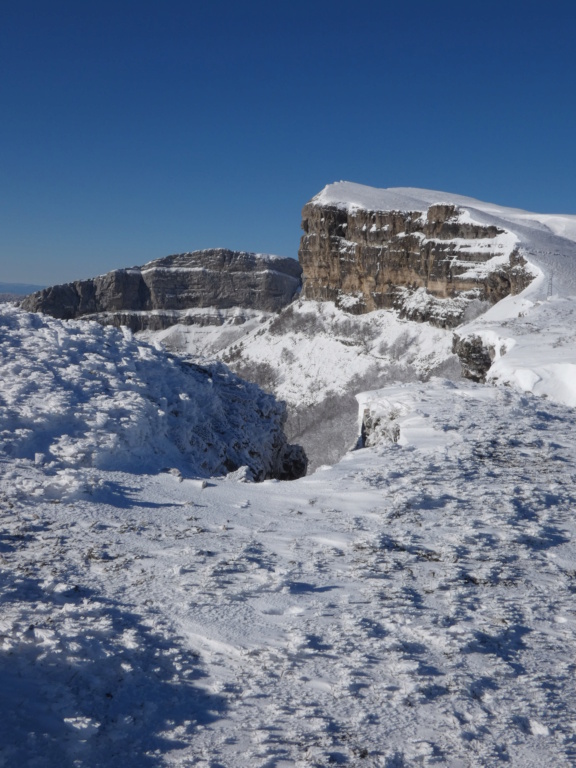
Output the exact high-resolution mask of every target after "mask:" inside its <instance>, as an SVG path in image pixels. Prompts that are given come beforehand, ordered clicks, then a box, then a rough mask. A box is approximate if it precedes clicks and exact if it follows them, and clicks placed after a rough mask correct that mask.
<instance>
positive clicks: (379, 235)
mask: <svg viewBox="0 0 576 768" xmlns="http://www.w3.org/2000/svg"><path fill="white" fill-rule="evenodd" d="M335 186H336V185H335ZM318 197H319V198H320V199H319V200H317V199H316V198H314V199H313V200H312V201H310V202H309V203H308V204H307V205H305V206H304V209H303V211H302V219H303V221H302V228H303V230H304V233H305V234H304V236H303V237H302V240H301V244H300V251H299V260H300V264H301V265H302V269H303V282H304V287H303V296H304V298H307V299H316V300H320V301H334V302H335V303H336V304H337V305H338V306H341V307H342V308H344V309H347V310H348V311H350V312H354V313H357V314H361V313H364V312H371V311H373V310H375V309H398V310H400V312H401V314H402V315H403V316H405V317H407V318H409V319H414V320H421V321H422V320H427V321H429V322H432V323H433V324H435V325H439V326H443V327H452V326H455V325H458V324H459V323H460V322H462V320H463V319H464V317H465V315H466V312H467V310H468V308H469V305H470V303H471V302H473V301H474V302H475V303H476V304H481V303H490V304H492V303H495V302H496V301H499V300H500V299H502V298H503V297H504V296H507V295H508V294H510V293H517V292H519V291H520V290H522V289H523V288H525V287H526V285H527V284H528V283H529V282H530V281H531V279H532V275H531V274H530V273H529V272H527V271H526V270H525V269H524V265H525V263H526V262H525V260H524V259H523V258H522V256H521V255H520V254H519V252H518V250H517V249H516V247H515V237H514V235H512V234H511V233H509V232H506V231H505V230H503V229H499V228H498V227H495V226H487V225H482V224H479V223H476V222H474V221H472V220H471V217H470V216H469V215H468V213H467V212H466V211H465V210H462V209H460V208H459V207H457V206H455V205H451V204H436V205H431V206H430V207H429V208H428V209H427V210H424V211H419V210H412V211H396V210H369V209H366V208H362V207H359V206H357V205H351V206H346V205H340V204H333V203H330V202H326V201H325V200H323V198H322V193H321V194H320V196H318Z"/></svg>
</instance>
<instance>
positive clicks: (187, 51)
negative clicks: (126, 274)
mask: <svg viewBox="0 0 576 768" xmlns="http://www.w3.org/2000/svg"><path fill="white" fill-rule="evenodd" d="M575 39H576V6H575V5H574V3H573V0H572V1H571V2H568V1H565V2H557V1H556V2H555V0H549V1H548V2H546V3H544V2H542V1H541V0H538V2H535V1H534V0H516V1H515V2H513V1H511V0H500V1H499V2H493V1H492V0H482V2H470V1H469V2H465V1H463V0H458V2H456V1H451V0H447V1H445V2H443V0H436V2H432V1H431V0H426V1H425V2H422V1H421V0H412V1H411V2H408V1H407V0H406V2H402V1H401V0H396V1H395V2H388V0H379V1H377V2H376V1H374V2H372V1H371V0H369V1H366V2H363V0H356V2H355V3H352V2H341V1H340V0H329V1H328V0H326V1H325V0H307V2H301V1H300V0H290V1H289V2H284V1H283V0H276V2H272V1H271V0H266V1H265V2H260V1H259V0H254V1H253V0H243V1H242V2H240V0H234V2H231V1H223V0H205V1H204V0H202V2H200V1H199V0H198V1H196V2H195V1H193V0H191V1H188V2H184V1H181V0H163V1H162V0H157V1H156V0H155V1H152V0H137V1H134V2H133V1H132V0H114V1H113V2H110V0H4V2H2V4H1V5H0V108H1V112H0V115H1V119H0V158H1V166H0V190H1V198H0V281H4V282H6V281H10V282H34V283H41V284H49V283H55V282H63V281H67V280H73V279H77V278H82V277H89V276H92V275H95V274H100V273H102V272H105V271H107V270H109V269H112V268H114V267H121V266H130V265H133V264H142V263H144V262H146V261H148V260H150V259H152V258H157V257H160V256H165V255H167V254H169V253H175V252H181V251H187V250H195V249H198V248H207V247H216V246H225V247H229V248H233V249H243V250H255V251H262V252H268V253H279V254H282V255H287V256H296V254H297V249H298V242H299V237H300V211H301V208H302V206H303V205H304V203H305V202H306V201H307V200H308V199H309V198H310V197H312V196H313V195H314V194H316V192H318V191H319V190H320V189H321V188H322V187H323V186H324V185H325V184H328V183H330V182H333V181H337V180H340V179H345V180H349V181H355V182H358V183H362V184H369V185H373V186H380V187H389V186H417V187H427V188H432V189H441V190H444V191H451V192H457V193H461V194H466V195H471V196H473V197H478V198H480V199H483V200H489V201H492V202H496V203H500V204H503V205H510V206H515V207H520V208H526V209H531V210H538V211H546V212H563V213H576V151H575V141H576V44H575V42H574V41H575Z"/></svg>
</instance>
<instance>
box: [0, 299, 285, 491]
mask: <svg viewBox="0 0 576 768" xmlns="http://www.w3.org/2000/svg"><path fill="white" fill-rule="evenodd" d="M0 360H1V367H0V383H1V390H0V451H1V452H2V454H4V455H6V456H10V457H13V458H19V459H28V460H33V461H36V463H38V464H41V465H43V466H44V467H45V470H46V472H47V473H49V474H50V476H51V478H52V480H51V492H52V493H55V494H57V492H58V488H59V487H60V486H61V485H62V482H61V479H62V476H66V468H68V467H78V466H83V467H101V468H105V469H113V468H114V469H120V468H122V469H125V470H127V471H136V472H140V471H142V470H147V471H158V470H160V469H161V468H163V467H166V466H167V465H168V466H169V467H172V468H174V469H179V470H181V471H184V472H185V473H187V474H193V475H200V476H210V475H214V474H225V473H226V472H227V471H228V470H230V469H233V470H235V469H238V468H239V467H241V466H244V465H248V466H249V467H250V468H251V469H252V471H253V474H254V475H255V476H256V477H260V478H262V477H264V476H268V475H269V474H270V473H271V471H272V469H273V466H274V462H275V461H276V458H277V454H278V450H279V448H280V447H281V446H282V443H283V442H284V437H283V432H282V427H283V422H284V419H285V409H284V406H283V404H282V403H278V402H277V401H276V400H275V399H274V398H273V397H271V396H270V395H266V394H265V393H264V392H262V391H261V390H259V389H258V387H256V386H254V385H253V384H248V383H247V382H245V381H242V380H240V379H238V377H236V376H234V375H232V374H230V372H229V371H227V370H226V369H225V368H224V367H223V366H221V365H218V364H215V365H212V366H208V367H201V366H194V365H189V364H183V363H181V362H180V361H179V360H177V359H175V358H172V357H170V356H168V355H167V354H166V353H165V352H164V351H161V350H157V349H154V348H152V347H150V346H148V345H145V344H142V343H138V342H136V341H135V340H133V339H132V334H131V333H130V332H128V331H126V332H125V333H124V334H123V333H122V332H120V331H118V330H116V329H113V328H110V327H102V326H100V325H98V324H97V323H86V322H72V321H71V322H66V321H58V320H54V319H52V318H49V317H43V316H40V315H34V314H29V313H26V312H23V311H21V310H18V309H15V308H10V307H8V306H5V307H0ZM64 485H65V483H64ZM38 492H39V493H40V494H41V493H42V489H39V491H38Z"/></svg>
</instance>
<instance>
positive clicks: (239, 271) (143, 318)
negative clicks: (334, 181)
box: [21, 248, 302, 331]
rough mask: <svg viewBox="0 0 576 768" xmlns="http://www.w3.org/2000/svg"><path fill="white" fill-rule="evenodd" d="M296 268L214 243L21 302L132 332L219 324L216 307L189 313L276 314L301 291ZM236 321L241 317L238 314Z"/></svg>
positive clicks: (58, 315) (63, 316)
mask: <svg viewBox="0 0 576 768" xmlns="http://www.w3.org/2000/svg"><path fill="white" fill-rule="evenodd" d="M301 272H302V269H301V267H300V266H299V264H298V262H297V261H295V260H294V259H290V258H282V257H279V256H270V255H264V254H255V253H246V252H243V251H230V250H227V249H224V248H214V249H209V250H203V251H193V252H191V253H181V254H176V255H173V256H167V257H165V258H162V259H156V260H155V261H151V262H149V263H148V264H145V265H144V266H141V267H132V268H129V269H116V270H113V271H112V272H108V273H107V274H105V275H101V276H100V277H95V278H90V279H88V280H79V281H77V282H74V283H66V284H64V285H56V286H52V287H50V288H45V289H44V290H42V291H38V292H36V293H34V294H31V295H30V296H28V297H26V298H25V299H24V301H23V302H22V305H21V306H22V308H23V309H25V310H27V311H29V312H44V313H45V314H48V315H52V316H53V317H56V318H59V319H63V320H70V319H73V318H79V317H84V318H86V319H92V320H98V322H100V323H102V324H105V325H116V326H120V325H126V326H128V327H129V328H130V329H131V330H132V331H141V330H144V329H149V330H162V329H164V328H167V327H169V326H171V325H174V324H175V323H181V324H184V325H187V324H188V325H190V324H196V323H200V324H206V323H208V324H216V325H218V324H221V322H222V320H221V318H220V317H219V314H218V312H212V313H209V315H207V316H204V314H198V313H193V312H192V313H190V312H188V310H190V309H197V308H211V309H215V310H228V309H230V308H240V309H244V310H246V311H247V314H248V315H249V314H250V311H254V310H257V311H264V312H276V311H278V310H280V309H282V307H285V306H286V305H287V304H289V303H290V302H291V301H292V299H293V298H294V296H295V294H296V293H297V292H298V291H299V289H300V286H301ZM235 322H237V323H242V322H244V317H243V315H242V312H240V313H237V315H236V318H235Z"/></svg>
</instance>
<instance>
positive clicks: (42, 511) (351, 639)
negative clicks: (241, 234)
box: [0, 381, 576, 768]
mask: <svg viewBox="0 0 576 768" xmlns="http://www.w3.org/2000/svg"><path fill="white" fill-rule="evenodd" d="M378 397H380V398H382V397H384V394H383V393H380V395H379V396H378ZM388 400H389V401H392V404H393V406H394V407H395V405H394V404H395V403H396V404H400V405H401V406H402V408H401V409H400V410H401V414H400V413H399V412H398V414H397V415H396V417H395V418H398V416H399V418H400V421H399V425H400V440H399V442H398V443H396V444H392V443H389V442H387V441H386V440H383V441H380V442H377V444H376V446H375V447H374V448H371V449H365V450H362V451H358V452H356V453H353V454H350V455H349V456H348V457H347V458H346V459H345V460H344V461H343V462H341V463H340V464H339V465H337V466H335V467H334V468H332V469H329V470H325V471H322V472H317V473H316V474H315V475H313V476H310V477H307V478H304V479H303V480H298V481H295V482H293V483H278V482H270V481H266V482H264V483H262V484H259V485H253V484H250V485H245V484H244V485H242V484H238V483H234V482H230V481H224V480H222V479H216V480H214V481H211V482H210V484H209V485H208V486H207V487H206V488H204V489H202V488H201V487H200V486H199V485H198V484H197V483H194V482H193V481H192V480H184V481H183V482H178V479H177V478H175V477H173V476H171V475H167V474H160V475H155V476H149V475H141V476H139V477H138V476H136V475H134V474H131V475H126V474H122V473H120V472H106V471H103V470H100V469H94V468H89V469H86V470H84V471H85V472H86V476H87V477H88V478H89V480H90V484H91V487H92V488H93V489H94V491H93V493H92V495H91V496H89V497H85V498H84V499H82V500H78V501H76V502H73V503H66V504H63V503H62V504H54V503H50V502H49V501H48V500H47V499H46V497H42V496H40V497H36V496H34V495H32V494H27V493H26V492H25V487H26V486H28V487H30V488H33V487H37V486H38V485H41V484H42V483H43V482H45V478H44V476H43V475H42V471H41V468H39V467H36V466H34V465H33V464H32V463H31V462H29V461H25V460H22V459H10V458H8V457H6V456H3V458H2V460H1V466H2V474H1V475H0V494H1V495H0V511H1V525H2V528H1V538H0V545H1V550H2V552H1V554H2V561H1V562H2V578H1V580H0V593H1V595H2V603H3V611H2V617H1V620H0V632H1V638H0V639H1V642H2V656H1V657H0V658H1V661H2V675H1V676H0V681H1V682H0V701H1V702H2V712H3V716H2V718H1V719H0V756H1V757H2V758H3V761H4V762H3V764H4V765H7V766H12V765H14V766H16V765H17V766H30V767H32V766H35V767H38V766H44V767H47V768H56V767H57V766H58V767H59V766H62V765H75V766H86V768H95V767H96V766H116V765H118V766H120V765H122V766H123V767H124V766H125V767H126V768H132V767H133V768H141V767H142V766H202V767H203V768H208V767H209V766H210V768H214V767H215V766H223V767H224V768H271V767H272V766H275V767H277V768H287V767H288V766H293V767H294V768H312V767H313V766H314V767H315V768H324V766H328V765H332V764H336V765H338V764H341V765H351V766H369V767H371V768H375V767H376V766H377V767H378V768H390V766H435V765H448V766H498V765H501V764H506V765H509V766H511V767H512V768H532V767H533V768H543V767H547V768H568V766H571V765H574V761H575V760H576V690H575V678H574V646H575V644H576V612H575V610H574V590H575V588H576V586H575V581H574V574H575V573H576V547H575V545H576V521H575V518H574V514H573V510H574V504H575V503H576V494H575V491H574V479H575V478H576V449H575V447H574V440H573V435H574V428H575V426H576V425H575V420H574V418H575V417H574V411H573V410H570V409H567V408H566V407H564V406H558V405H554V404H552V403H550V402H548V401H546V400H542V399H538V398H534V397H533V396H530V395H529V396H524V395H520V394H518V393H516V392H515V391H514V390H511V389H503V388H502V389H501V388H492V387H485V386H480V385H473V384H463V383H462V384H454V383H445V382H442V381H433V382H429V383H427V384H426V385H424V386H422V385H407V386H405V387H400V388H398V387H397V388H396V389H395V390H394V391H392V392H389V393H388Z"/></svg>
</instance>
